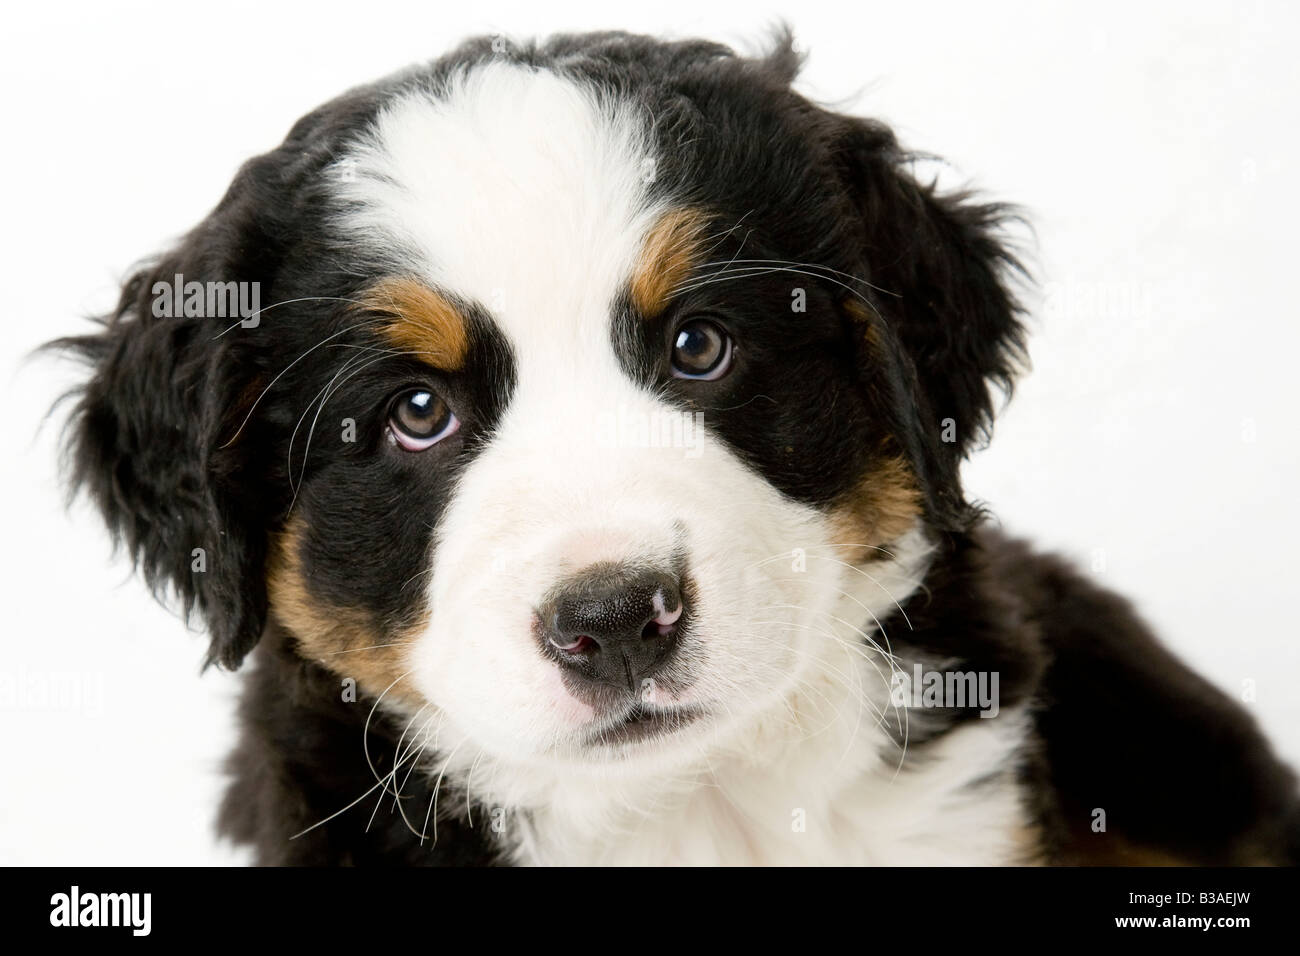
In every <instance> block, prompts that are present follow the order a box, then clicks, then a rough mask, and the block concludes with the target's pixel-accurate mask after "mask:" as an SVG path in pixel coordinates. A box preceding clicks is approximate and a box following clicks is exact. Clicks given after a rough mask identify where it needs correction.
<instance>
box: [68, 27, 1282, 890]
mask: <svg viewBox="0 0 1300 956" xmlns="http://www.w3.org/2000/svg"><path fill="white" fill-rule="evenodd" d="M798 61H799V57H798V55H797V54H796V53H795V51H794V48H793V45H792V44H791V42H790V40H789V37H788V36H787V35H782V36H781V37H779V38H778V41H777V42H776V43H775V44H774V46H773V48H772V50H771V51H770V52H768V53H767V54H765V55H761V56H756V57H745V56H740V55H737V54H735V53H734V52H732V51H731V50H729V49H728V48H726V47H724V46H720V45H718V44H716V43H712V42H703V41H681V42H664V41H661V40H658V39H653V38H647V37H640V36H631V35H626V34H621V33H600V34H590V35H574V36H560V37H556V38H552V39H550V40H548V41H546V42H543V43H532V44H516V43H513V42H509V41H505V40H502V39H501V38H499V37H498V38H483V39H478V40H474V41H471V42H468V43H466V44H465V45H463V46H461V47H460V48H459V49H457V50H455V51H454V52H453V53H451V54H450V55H448V56H445V57H443V58H442V59H439V60H437V61H436V62H434V63H432V64H430V65H426V66H421V67H417V68H414V69H410V70H407V71H405V72H402V73H399V74H397V75H395V76H392V77H390V78H388V79H385V80H381V81H379V82H377V83H375V84H373V85H370V86H366V87H362V88H359V89H355V90H352V91H351V92H348V93H346V94H344V95H343V96H341V97H340V98H338V99H336V100H334V101H332V102H330V103H328V104H326V105H325V106H322V107H321V108H319V109H317V110H316V111H314V112H312V113H310V114H308V115H307V116H306V117H304V118H303V119H302V120H300V121H299V122H298V123H297V125H296V126H294V127H293V129H292V131H291V132H290V133H289V136H288V138H287V139H286V140H285V141H284V143H283V144H281V145H280V146H279V147H278V148H276V149H274V150H273V151H271V152H269V153H267V154H265V155H263V156H259V157H257V158H255V159H253V160H251V161H249V162H248V163H247V164H246V165H245V166H244V167H243V168H242V169H241V170H240V171H239V173H238V175H237V176H236V178H235V180H234V183H233V185H232V186H231V187H230V189H229V191H228V192H227V193H226V195H225V198H224V199H222V201H221V203H220V204H219V205H218V206H217V207H216V209H215V210H214V211H213V212H212V213H211V214H210V215H209V216H208V218H207V219H205V220H204V221H203V222H201V223H200V224H199V225H198V226H197V227H196V228H195V229H194V230H193V231H192V232H190V233H189V234H188V235H187V236H186V237H185V238H184V239H183V240H182V241H181V242H180V243H179V244H178V245H177V246H176V247H175V248H173V249H171V250H170V251H168V252H166V253H165V254H163V255H161V256H160V257H158V258H156V259H155V260H152V261H150V262H149V263H148V264H146V265H145V266H143V267H142V268H141V269H140V270H139V271H138V272H136V274H134V275H133V276H132V277H131V278H130V279H129V281H128V282H126V284H125V288H124V290H123V292H122V296H121V300H120V304H119V305H118V307H117V309H116V310H115V311H114V313H113V314H112V315H110V316H109V317H107V319H106V320H104V322H103V325H102V328H101V329H99V330H97V331H96V332H94V333H93V334H89V335H85V336H81V337H75V338H70V339H64V340H61V341H60V342H58V343H56V345H57V347H59V348H62V349H64V350H71V351H73V352H75V353H77V354H78V355H80V356H81V357H83V358H84V359H85V360H87V361H88V362H89V363H90V364H91V366H92V368H93V372H92V374H91V376H90V378H89V381H88V382H87V383H86V384H85V386H84V389H83V390H82V391H81V392H80V395H79V398H78V404H77V407H76V411H75V415H74V418H73V420H72V422H71V424H70V430H69V436H70V451H71V465H70V467H71V469H72V475H73V479H74V480H75V482H76V483H77V484H78V485H79V486H81V487H83V488H84V489H86V490H87V491H88V492H89V493H90V494H91V495H92V496H93V498H94V500H95V501H96V502H97V504H98V506H99V507H100V508H101V509H102V511H103V513H104V516H105V517H106V519H107V523H108V526H109V528H110V529H111V530H112V531H113V533H114V534H115V535H116V536H117V537H118V538H119V539H120V540H121V541H122V542H123V543H124V545H125V547H126V548H127V549H129V551H130V553H131V554H132V555H133V556H134V558H135V560H136V563H137V564H138V566H139V568H140V570H141V571H142V573H143V576H144V577H145V578H146V579H147V580H148V581H149V582H150V584H151V585H153V586H154V587H155V588H156V589H158V590H160V591H163V592H167V593H173V592H174V593H175V594H177V595H179V597H180V598H181V599H182V601H183V603H184V604H185V606H186V607H187V609H190V610H193V611H195V612H196V613H197V614H199V615H201V617H202V618H203V620H204V621H205V622H206V625H207V628H208V630H209V632H210V634H211V650H210V653H209V660H210V662H211V663H214V664H217V665H220V666H222V667H226V668H235V667H238V666H239V665H240V664H241V663H243V662H245V659H246V658H248V659H249V660H248V666H249V668H250V673H249V674H248V676H247V678H246V684H245V689H244V695H243V701H242V708H241V715H242V716H241V719H242V739H241V741H240V743H239V745H238V749H237V750H236V751H235V753H234V754H233V756H232V757H231V759H230V763H229V772H230V774H231V777H232V781H231V783H230V786H229V790H228V792H227V794H226V797H225V800H224V803H223V806H222V808H221V811H220V829H221V832H223V833H224V834H225V835H227V836H228V837H230V838H232V839H233V840H235V841H237V842H238V843H241V844H247V845H251V846H252V847H253V848H255V853H256V859H257V861H258V862H260V863H263V864H357V865H361V864H487V863H506V864H543V865H547V864H657V863H664V864H677V863H681V864H1022V863H1066V864H1093V863H1120V864H1129V863H1135V864H1136V863H1143V864H1145V863H1157V864H1158V863H1201V864H1263V863H1288V862H1294V861H1296V860H1297V858H1298V857H1300V801H1298V799H1297V790H1296V783H1295V779H1294V777H1293V776H1292V774H1291V772H1290V771H1289V770H1288V769H1287V768H1285V767H1284V766H1283V765H1282V764H1281V763H1280V762H1279V761H1278V760H1277V759H1276V758H1275V756H1274V755H1273V753H1272V751H1271V749H1270V747H1269V744H1268V743H1267V741H1266V740H1265V739H1264V737H1263V736H1262V735H1261V733H1260V731H1259V730H1258V729H1257V727H1256V725H1255V723H1254V721H1253V720H1252V718H1251V717H1250V716H1248V715H1247V713H1246V712H1245V711H1244V710H1243V709H1242V708H1241V707H1239V706H1237V704H1236V703H1235V702H1233V701H1232V700H1230V699H1229V698H1228V697H1227V696H1225V695H1224V694H1222V693H1221V692H1219V691H1218V690H1216V689H1215V688H1214V687H1213V686H1211V685H1210V684H1209V683H1208V682H1206V681H1205V680H1203V679H1202V678H1200V677H1198V676H1197V675H1196V674H1194V673H1192V672H1191V671H1190V670H1188V668H1186V667H1185V666H1184V665H1183V664H1181V663H1180V662H1179V661H1178V660H1177V659H1176V658H1175V657H1174V656H1173V655H1172V654H1171V653H1170V652H1169V651H1168V650H1167V649H1166V648H1165V647H1164V646H1162V644H1161V643H1159V642H1158V641H1157V640H1156V638H1155V637H1153V636H1152V634H1151V633H1150V632H1149V631H1148V629H1147V628H1146V626H1144V624H1143V623H1142V622H1141V621H1140V620H1139V619H1138V618H1137V616H1136V615H1135V614H1134V612H1133V610H1132V608H1131V607H1130V606H1129V605H1128V604H1127V603H1126V602H1125V601H1124V600H1123V599H1121V598H1119V597H1117V596H1115V595H1113V594H1110V593H1108V592H1106V591H1104V590H1102V589H1100V588H1098V587H1096V586H1095V585H1094V584H1092V583H1091V582H1089V581H1088V580H1087V579H1086V578H1085V577H1083V576H1081V575H1080V574H1079V573H1077V572H1076V571H1074V570H1073V569H1072V568H1071V567H1069V566H1068V565H1067V564H1066V563H1064V562H1063V561H1061V560H1058V559H1056V558H1053V557H1049V556H1044V555H1041V554H1037V553H1035V552H1034V551H1033V550H1031V548H1030V547H1028V546H1026V545H1025V544H1022V543H1019V542H1016V541H1013V540H1009V539H1008V538H1006V537H1004V536H1003V535H1002V534H1001V533H999V531H998V530H996V528H995V527H994V526H993V525H992V523H991V522H990V520H989V519H988V518H987V516H986V515H985V514H984V513H983V512H982V511H981V510H980V508H979V507H978V506H976V505H975V504H973V503H972V502H971V501H970V500H968V498H967V497H966V496H965V495H964V493H963V490H962V484H961V476H960V469H961V465H962V462H963V460H964V459H965V458H966V456H967V455H968V454H969V453H970V452H971V451H972V450H973V449H974V448H975V447H976V446H978V445H979V444H980V443H981V442H982V440H983V439H984V437H985V436H986V434H987V431H988V429H989V426H990V422H991V416H992V413H993V410H994V406H995V404H996V403H997V400H998V397H999V395H1000V393H1003V392H1006V391H1007V390H1009V389H1010V387H1011V384H1012V380H1013V377H1014V374H1015V373H1016V371H1017V369H1018V368H1019V367H1020V366H1021V365H1022V364H1023V363H1022V348H1023V343H1024V337H1025V329H1024V326H1023V324H1022V321H1021V320H1022V313H1021V311H1020V308H1019V306H1018V304H1017V300H1016V297H1015V293H1014V284H1015V282H1016V281H1017V280H1016V275H1017V272H1018V270H1019V266H1018V264H1017V260H1016V258H1015V255H1014V251H1013V249H1012V248H1011V247H1010V245H1009V243H1008V240H1007V238H1006V228H1005V227H1006V226H1007V224H1008V220H1009V219H1010V218H1011V217H1013V216H1014V210H1010V209H1008V208H1007V207H1005V206H1002V205H996V204H990V203H986V202H982V201H979V200H977V199H975V198H972V197H971V196H970V195H969V194H948V193H945V192H942V191H940V190H938V189H937V188H936V187H935V186H933V185H932V184H927V183H926V182H923V181H920V180H919V179H918V177H917V175H916V173H915V166H914V163H913V160H914V158H915V157H914V156H913V155H911V154H909V153H908V152H907V151H906V150H905V149H904V148H903V147H902V146H901V145H900V144H899V142H898V141H897V140H896V139H895V137H894V135H893V134H892V133H891V132H890V130H889V129H887V128H886V127H885V126H883V125H881V124H880V123H878V122H874V121H871V120H868V119H861V118H857V117H853V116H847V115H842V114H840V113H837V112H832V111H829V110H827V109H824V108H822V107H820V106H818V105H816V104H814V103H812V102H810V101H809V100H808V99H806V98H805V97H803V96H801V95H799V94H798V93H796V92H794V91H793V90H792V88H791V84H792V81H793V80H794V78H795V75H796V72H797V68H798V65H799V64H798Z"/></svg>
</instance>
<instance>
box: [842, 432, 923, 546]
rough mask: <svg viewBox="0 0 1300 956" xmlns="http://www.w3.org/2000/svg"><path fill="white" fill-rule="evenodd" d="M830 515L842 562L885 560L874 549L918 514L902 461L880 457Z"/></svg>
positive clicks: (915, 494) (916, 498)
mask: <svg viewBox="0 0 1300 956" xmlns="http://www.w3.org/2000/svg"><path fill="white" fill-rule="evenodd" d="M831 514H832V520H833V521H834V523H835V540H836V542H838V543H839V545H840V555H841V557H842V558H843V560H845V561H848V562H850V563H852V564H857V563H860V562H863V561H873V560H876V559H877V558H882V557H887V555H885V554H883V553H882V552H880V551H878V550H876V549H877V548H880V547H883V546H885V545H886V544H887V543H888V542H890V541H893V540H895V539H896V538H898V537H900V536H901V535H903V534H904V533H906V532H907V531H908V529H910V528H911V527H912V525H913V524H914V523H915V521H916V519H917V517H918V516H919V515H920V514H921V493H920V491H919V490H918V489H917V487H916V481H915V479H914V478H913V476H912V471H911V469H910V468H908V466H907V463H906V462H905V461H903V460H902V459H901V458H892V457H890V458H882V459H880V460H879V461H878V462H876V463H875V465H874V466H873V467H872V468H871V470H870V471H869V472H868V473H867V475H866V477H865V478H863V480H862V481H861V482H859V483H858V486H857V487H856V488H855V489H854V490H853V491H852V492H851V493H850V494H849V495H847V496H846V497H845V498H844V499H843V500H842V501H841V502H840V503H839V504H838V505H837V507H836V508H835V509H834V511H833V512H832V513H831Z"/></svg>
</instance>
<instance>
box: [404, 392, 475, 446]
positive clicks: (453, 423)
mask: <svg viewBox="0 0 1300 956" xmlns="http://www.w3.org/2000/svg"><path fill="white" fill-rule="evenodd" d="M388 428H389V431H390V432H392V435H393V438H394V439H395V440H396V441H397V444H399V445H401V446H402V447H403V448H405V449H406V450H407V451H424V450H425V449H426V448H432V447H433V446H434V445H436V444H438V442H440V441H442V440H443V439H444V438H446V437H448V436H449V435H453V434H455V432H456V430H457V429H458V428H460V419H458V418H457V417H456V416H455V415H454V414H452V411H451V408H450V407H448V405H447V403H446V402H444V401H443V400H442V399H441V398H439V397H438V395H437V394H436V393H434V392H431V391H429V390H428V389H425V388H413V389H410V390H409V391H405V392H403V393H402V394H400V395H398V396H397V398H396V399H394V400H393V405H392V409H391V411H389V413H388Z"/></svg>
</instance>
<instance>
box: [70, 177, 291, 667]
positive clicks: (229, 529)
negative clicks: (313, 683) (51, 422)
mask: <svg viewBox="0 0 1300 956" xmlns="http://www.w3.org/2000/svg"><path fill="white" fill-rule="evenodd" d="M273 155H274V154H268V156H266V157H262V158H260V159H258V160H253V161H252V162H250V163H249V164H247V165H246V166H245V167H244V169H243V170H241V172H240V174H239V176H238V177H237V178H236V180H235V182H234V184H233V185H232V186H231V188H230V190H229V192H228V193H227V194H226V197H225V198H224V199H223V200H222V202H221V204H220V205H219V206H218V207H217V209H216V210H215V211H214V212H213V213H212V214H211V215H210V216H209V217H208V218H207V219H206V220H205V221H204V222H203V223H202V224H200V225H199V226H198V227H197V228H196V229H195V230H194V231H192V232H191V233H190V234H189V235H188V236H186V238H185V239H184V240H183V241H182V242H181V244H180V245H179V246H178V247H177V248H176V249H175V250H173V251H172V252H170V253H169V254H167V255H165V256H163V257H161V258H160V259H158V260H157V261H155V262H153V263H152V264H150V265H148V266H146V267H144V268H141V269H140V270H139V271H137V272H136V273H135V274H134V275H132V276H131V278H130V279H129V280H128V281H127V282H126V283H125V285H124V287H123V289H122V293H121V297H120V299H119V302H118V305H117V307H116V309H114V311H113V312H112V313H110V314H109V315H108V316H106V317H104V318H103V319H101V320H100V324H101V328H100V329H99V330H98V331H97V332H95V333H93V334H89V335H84V336H76V337H71V338H65V339H60V340H58V341H55V342H52V343H50V344H49V346H47V348H50V349H53V350H55V351H61V352H65V353H70V354H73V355H75V356H77V357H79V358H81V359H83V360H84V361H86V362H87V363H88V364H89V365H90V367H91V369H92V372H91V376H90V378H89V380H88V381H87V382H86V383H85V385H84V386H82V387H81V388H79V389H78V390H77V391H76V392H75V393H74V394H75V397H76V406H75V409H74V410H73V413H72V416H71V418H70V421H69V423H68V432H67V433H66V441H67V449H66V451H67V459H68V461H67V464H68V467H69V469H70V473H71V480H72V485H73V490H74V492H75V491H77V490H81V491H85V492H87V493H88V494H89V496H90V497H91V498H92V499H93V501H94V502H95V503H96V504H97V505H98V507H99V509H100V511H101V512H102V513H103V516H104V518H105V521H106V522H107V524H108V527H109V529H110V531H111V532H112V534H113V536H114V540H115V541H116V542H118V543H120V544H123V545H125V547H126V549H127V550H128V551H129V553H130V554H131V557H132V559H133V561H134V563H135V565H136V567H137V569H138V570H139V571H140V572H141V573H142V574H143V576H144V577H145V579H146V581H147V582H148V583H149V585H150V587H151V588H153V590H154V592H155V593H156V594H159V595H160V596H161V595H167V594H174V595H176V596H178V597H179V598H180V600H181V603H182V605H183V607H184V610H185V612H186V614H187V615H188V614H189V613H190V612H191V611H193V610H194V609H197V610H198V612H199V613H200V614H201V616H202V617H203V619H204V621H205V622H206V624H207V627H208V630H209V632H210V635H211V645H210V648H209V651H208V663H209V664H211V663H218V664H220V665H222V666H225V667H229V668H234V667H236V666H238V665H239V663H240V662H241V660H242V659H243V657H244V655H245V654H246V653H247V652H248V651H249V650H250V649H251V648H252V647H253V645H254V644H256V642H257V640H258V638H259V637H260V635H261V631H262V627H263V623H264V620H265V616H266V606H267V601H266V589H265V582H264V574H263V561H264V556H265V535H266V529H267V526H268V522H269V521H270V520H272V515H271V507H272V503H271V502H270V501H269V500H259V497H267V495H266V491H265V485H263V484H262V483H261V481H259V475H260V474H261V468H262V466H263V464H264V461H263V459H264V458H265V456H264V455H262V454H260V452H259V450H258V449H259V438H260V437H261V436H260V435H259V426H258V425H257V424H256V423H252V424H251V427H242V426H243V425H244V422H243V419H244V417H245V415H246V413H247V412H248V411H249V410H250V408H251V405H252V403H253V401H255V400H256V398H257V396H258V394H259V386H260V385H261V380H262V378H264V376H263V375H261V374H260V373H258V372H256V371H255V369H254V368H253V367H252V366H253V363H252V362H250V361H249V357H248V356H247V355H242V356H241V355H240V354H238V352H237V340H238V339H239V336H238V334H237V333H240V332H243V333H244V336H245V337H247V336H251V335H253V334H254V333H252V332H250V331H247V328H243V329H241V328H238V326H239V325H240V323H241V320H242V321H243V322H244V325H245V326H246V327H253V326H255V325H256V324H257V323H258V320H259V317H258V316H257V315H248V314H246V313H248V312H249V306H250V305H255V304H258V303H259V302H260V301H261V297H262V294H263V290H266V289H268V287H269V285H270V281H269V280H270V279H271V277H273V274H274V269H275V253H274V244H273V243H272V242H270V241H269V239H268V237H267V234H266V230H267V223H266V215H267V212H266V211H267V209H268V205H267V204H266V202H265V190H264V189H259V184H260V183H263V182H264V181H265V179H266V177H267V175H268V174H270V173H272V172H273V170H274V167H275V163H274V161H273V159H272V157H273ZM259 192H260V193H262V195H263V198H262V199H259V197H258V194H259ZM209 283H211V284H213V285H211V286H210V285H209ZM217 283H220V284H221V285H219V286H217V285H216V284H217ZM231 283H233V285H228V284H231ZM214 286H215V289H216V292H215V296H214V293H213V292H211V291H209V290H211V289H212V288H213V287H214ZM199 290H202V291H199ZM249 290H251V293H250V291H249ZM195 295H197V296H198V297H197V298H195ZM232 295H233V296H237V297H238V306H237V307H236V308H234V309H232V308H228V307H227V306H229V305H230V304H231V303H232V302H233V301H235V300H234V299H232V298H231V296H232ZM259 308H260V306H259ZM232 312H233V313H234V314H232ZM245 341H247V338H245ZM259 488H260V490H261V495H260V496H259V495H258V494H257V491H258V489H259Z"/></svg>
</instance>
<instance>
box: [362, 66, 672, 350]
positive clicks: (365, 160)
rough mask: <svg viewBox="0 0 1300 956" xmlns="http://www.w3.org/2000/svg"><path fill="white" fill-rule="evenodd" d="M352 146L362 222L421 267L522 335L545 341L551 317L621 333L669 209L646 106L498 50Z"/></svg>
mask: <svg viewBox="0 0 1300 956" xmlns="http://www.w3.org/2000/svg"><path fill="white" fill-rule="evenodd" d="M349 159H350V160H353V161H354V162H350V163H349V164H348V168H349V169H351V170H354V171H355V175H354V176H353V177H351V178H350V180H349V181H347V182H344V183H342V184H341V188H342V190H343V192H344V196H345V198H347V199H349V200H352V201H353V202H354V203H355V204H356V205H355V206H354V208H353V210H352V211H350V212H349V213H348V215H347V218H346V220H345V222H344V225H345V227H346V228H347V229H349V230H350V231H351V232H352V233H353V234H354V235H359V237H360V238H362V239H363V240H365V241H368V242H370V243H373V244H377V245H379V246H380V247H381V248H383V247H393V246H394V245H395V244H398V243H400V245H401V246H402V247H404V248H405V249H406V251H408V252H409V253H413V254H414V255H415V256H416V261H415V262H412V263H410V265H411V267H412V268H414V269H416V270H417V271H418V272H419V273H420V274H421V275H422V276H423V277H424V278H426V279H428V280H429V281H431V282H434V283H437V284H438V285H440V286H442V287H443V288H445V289H447V290H449V291H451V292H453V293H456V294H459V295H462V296H465V297H466V298H469V299H472V300H476V301H477V302H479V303H480V304H482V305H483V306H485V307H486V308H487V309H488V310H489V311H490V312H491V313H492V315H493V317H494V319H496V321H497V322H499V323H500V324H501V326H502V327H503V329H504V330H505V331H506V333H507V335H508V337H510V338H512V339H515V340H516V341H520V340H523V341H524V342H527V343H528V344H532V340H533V338H534V335H535V331H536V330H538V329H545V330H546V331H547V332H548V333H549V334H551V335H554V336H556V337H557V338H563V339H566V340H568V341H569V342H572V341H573V335H575V334H581V335H590V334H593V333H594V334H599V335H600V336H601V338H602V340H606V341H607V340H608V322H609V316H610V305H611V304H612V302H613V300H614V297H615V295H616V294H617V292H618V291H619V289H620V288H622V286H623V285H624V284H625V283H626V282H627V279H628V276H629V275H630V273H631V272H632V270H633V268H634V265H635V262H636V257H637V254H638V252H639V251H640V248H641V244H642V242H643V240H644V237H645V234H646V233H647V231H648V229H649V226H650V224H651V223H652V222H653V219H654V217H655V212H656V211H655V210H653V209H651V208H649V203H648V201H647V196H646V180H647V178H648V177H647V175H646V171H647V170H651V169H653V157H652V153H651V151H650V147H649V137H648V134H647V118H646V117H645V116H644V114H643V113H641V112H639V111H637V110H635V109H634V108H632V107H630V106H629V105H628V104H626V103H622V102H619V101H617V100H615V99H613V98H611V97H610V96H609V95H607V94H605V93H603V92H601V91H600V90H598V89H596V88H595V87H592V86H586V85H583V84H580V83H578V82H576V81H574V80H570V79H566V78H563V77H561V76H558V75H556V74H554V73H550V72H547V71H543V70H535V69H531V68H528V67H524V66H520V65H518V64H510V63H504V62H491V63H486V64H482V65H479V66H475V67H472V68H470V69H469V70H468V71H462V72H460V73H457V74H456V75H454V77H453V78H452V79H451V81H450V82H449V84H448V86H447V88H446V89H445V90H442V91H439V92H437V93H430V92H420V93H412V94H408V95H406V96H404V97H403V98H402V99H400V100H398V101H396V102H394V103H392V104H390V105H389V106H388V107H386V108H385V109H384V110H383V112H382V113H381V115H380V116H379V117H378V120H377V123H376V125H375V128H374V130H373V133H372V134H371V135H370V136H369V137H368V139H367V140H366V141H365V143H364V144H363V145H362V146H361V148H360V149H359V150H357V151H355V152H354V153H353V154H352V156H350V157H349ZM394 251H397V250H396V249H394ZM595 323H599V325H600V328H599V329H596V328H592V325H593V324H595ZM530 333H534V334H530Z"/></svg>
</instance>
